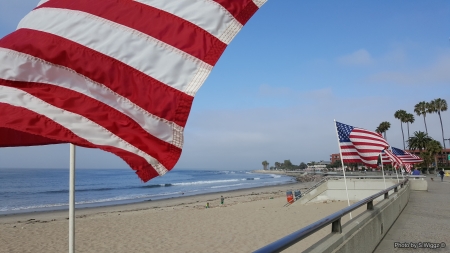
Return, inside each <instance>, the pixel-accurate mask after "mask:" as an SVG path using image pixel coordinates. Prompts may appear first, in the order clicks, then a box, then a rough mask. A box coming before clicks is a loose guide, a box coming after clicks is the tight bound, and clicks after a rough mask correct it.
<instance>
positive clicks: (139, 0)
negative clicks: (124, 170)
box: [0, 0, 266, 181]
mask: <svg viewBox="0 0 450 253" xmlns="http://www.w3.org/2000/svg"><path fill="white" fill-rule="evenodd" d="M265 1H266V0H136V1H116V0H95V1H88V0H76V1H73V0H50V1H48V0H47V1H46V0H43V1H41V2H40V3H39V5H38V7H37V8H35V9H34V10H33V11H31V12H30V13H29V14H28V15H27V16H26V17H25V18H23V19H22V21H21V22H20V24H19V25H18V28H17V30H16V31H15V32H13V33H11V34H9V35H7V36H6V37H4V38H2V39H1V40H0V146H2V147H11V146H32V145H46V144H55V143H73V144H75V145H78V146H83V147H89V148H100V149H103V150H105V151H108V152H111V153H114V154H116V155H118V156H119V157H121V158H122V159H123V160H124V161H126V162H127V163H128V164H129V165H130V167H131V168H132V169H134V170H135V171H136V173H137V174H138V176H139V177H140V178H141V179H142V180H143V181H148V180H150V179H151V178H153V177H155V176H158V175H164V174H165V173H166V172H167V171H168V170H170V169H172V168H173V167H174V166H175V164H176V162H177V161H178V159H179V157H180V155H181V150H182V146H183V131H184V127H185V125H186V121H187V119H188V115H189V112H190V109H191V106H192V102H193V99H194V96H195V94H196V92H197V91H198V89H199V88H200V86H201V85H202V84H203V82H204V81H205V79H206V78H207V77H208V75H209V74H210V72H211V70H212V68H213V67H214V65H215V64H216V63H217V61H218V60H219V57H220V56H221V55H222V53H223V52H224V50H225V48H226V47H227V45H228V44H229V43H230V42H231V40H232V39H233V38H234V37H235V36H236V34H237V33H238V32H239V31H240V30H241V29H242V27H243V26H244V25H245V24H246V23H247V21H248V20H249V19H250V18H251V17H252V15H253V14H255V12H256V11H257V10H258V9H259V8H260V7H261V6H262V5H263V4H264V3H265Z"/></svg>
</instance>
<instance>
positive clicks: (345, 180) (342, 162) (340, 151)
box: [334, 120, 352, 220]
mask: <svg viewBox="0 0 450 253" xmlns="http://www.w3.org/2000/svg"><path fill="white" fill-rule="evenodd" d="M334 128H335V129H336V137H337V141H338V147H339V156H340V157H341V164H342V171H343V172H344V183H345V192H346V193H347V204H348V206H350V198H349V197H348V188H347V179H346V178H345V167H344V160H343V159H342V150H341V145H340V143H339V134H338V131H337V125H336V120H334ZM351 219H352V212H350V220H351Z"/></svg>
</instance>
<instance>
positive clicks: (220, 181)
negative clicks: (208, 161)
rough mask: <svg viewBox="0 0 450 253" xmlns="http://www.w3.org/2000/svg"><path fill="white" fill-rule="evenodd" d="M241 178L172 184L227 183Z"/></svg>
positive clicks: (175, 184)
mask: <svg viewBox="0 0 450 253" xmlns="http://www.w3.org/2000/svg"><path fill="white" fill-rule="evenodd" d="M237 181H239V179H226V180H210V181H195V182H185V183H172V185H174V186H177V185H198V184H216V183H226V182H237Z"/></svg>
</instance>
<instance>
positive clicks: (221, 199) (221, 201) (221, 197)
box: [220, 196, 225, 205]
mask: <svg viewBox="0 0 450 253" xmlns="http://www.w3.org/2000/svg"><path fill="white" fill-rule="evenodd" d="M223 201H225V198H224V197H223V196H220V204H222V205H223Z"/></svg>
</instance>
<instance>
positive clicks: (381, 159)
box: [380, 153, 387, 189]
mask: <svg viewBox="0 0 450 253" xmlns="http://www.w3.org/2000/svg"><path fill="white" fill-rule="evenodd" d="M380 161H381V172H382V173H383V180H384V189H386V188H387V186H386V178H385V177H384V169H383V155H382V154H381V153H380Z"/></svg>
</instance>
